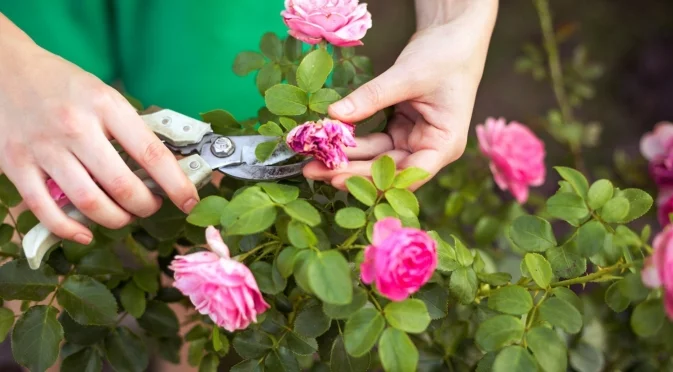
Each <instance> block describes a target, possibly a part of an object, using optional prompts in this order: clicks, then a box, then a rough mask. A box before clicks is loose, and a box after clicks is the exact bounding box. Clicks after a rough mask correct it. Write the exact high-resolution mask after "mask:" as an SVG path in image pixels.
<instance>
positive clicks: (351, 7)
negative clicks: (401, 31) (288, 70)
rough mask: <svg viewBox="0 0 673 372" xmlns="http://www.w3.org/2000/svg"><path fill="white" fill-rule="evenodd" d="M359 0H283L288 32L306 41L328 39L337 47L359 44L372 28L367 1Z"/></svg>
mask: <svg viewBox="0 0 673 372" xmlns="http://www.w3.org/2000/svg"><path fill="white" fill-rule="evenodd" d="M358 2H359V1H358V0H285V10H284V11H282V12H281V15H282V16H283V20H284V21H285V24H286V25H287V27H289V28H290V31H289V32H290V35H292V36H293V37H294V38H296V39H299V40H301V41H303V42H305V43H309V44H318V43H319V42H320V41H322V40H323V39H324V40H327V41H328V42H329V43H330V44H332V45H335V46H338V47H348V46H356V45H362V42H361V41H360V39H362V38H363V37H364V36H365V34H366V33H367V30H368V29H370V28H371V27H372V15H371V14H370V13H369V12H368V11H367V4H358Z"/></svg>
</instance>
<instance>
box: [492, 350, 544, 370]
mask: <svg viewBox="0 0 673 372" xmlns="http://www.w3.org/2000/svg"><path fill="white" fill-rule="evenodd" d="M537 370H538V369H537V364H536V363H535V359H533V356H532V355H530V353H529V352H528V351H527V350H526V349H524V348H523V347H521V346H508V347H506V348H504V349H502V351H501V352H499V353H498V356H496V357H495V360H494V361H493V372H536V371H537Z"/></svg>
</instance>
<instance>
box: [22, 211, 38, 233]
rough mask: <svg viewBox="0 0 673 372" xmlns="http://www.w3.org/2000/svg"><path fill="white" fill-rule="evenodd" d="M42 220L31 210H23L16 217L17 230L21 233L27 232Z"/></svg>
mask: <svg viewBox="0 0 673 372" xmlns="http://www.w3.org/2000/svg"><path fill="white" fill-rule="evenodd" d="M39 222H40V221H39V220H38V219H37V217H35V215H34V214H33V212H31V211H29V210H28V211H23V212H22V213H21V214H20V215H19V218H17V219H16V231H18V232H20V233H21V234H27V233H28V231H30V229H32V228H33V227H35V225H37V224H38V223H39Z"/></svg>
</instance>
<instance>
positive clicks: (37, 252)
mask: <svg viewBox="0 0 673 372" xmlns="http://www.w3.org/2000/svg"><path fill="white" fill-rule="evenodd" d="M178 163H179V164H180V168H182V171H183V172H185V174H186V175H187V177H189V180H190V181H192V183H193V184H194V185H195V186H196V188H197V189H200V188H201V187H203V186H204V185H205V184H207V183H208V182H210V179H211V175H212V169H210V165H208V163H207V162H206V161H205V160H204V159H203V158H202V157H201V156H199V155H196V154H195V155H190V156H188V157H186V158H183V159H180V160H179V161H178ZM135 174H136V175H137V176H138V177H140V179H141V180H142V181H143V182H144V183H145V185H147V187H148V188H149V189H150V190H152V192H154V193H155V194H159V195H163V194H164V192H163V190H162V189H161V188H160V187H159V185H157V183H156V182H154V180H153V179H151V178H150V177H149V175H148V174H147V172H146V171H145V170H143V169H141V170H138V171H136V172H135ZM63 211H64V212H65V214H67V215H68V217H70V218H72V219H74V220H75V221H78V222H80V223H82V224H84V225H88V224H90V223H91V220H89V219H88V218H87V217H86V216H85V215H84V214H82V213H81V212H80V211H79V210H77V208H75V207H74V206H73V205H66V206H65V207H63ZM61 240H63V239H61V238H59V237H58V236H56V235H54V234H52V232H51V231H49V229H47V227H46V226H44V225H43V224H42V223H38V224H37V225H35V227H33V228H32V229H31V230H30V231H28V233H27V234H26V235H25V236H24V237H23V242H22V246H23V253H24V254H25V256H26V259H27V260H28V265H29V266H30V268H31V269H33V270H37V269H39V268H40V264H41V263H42V259H43V258H44V255H45V254H47V252H48V251H49V249H50V248H51V247H53V246H54V245H55V244H56V243H58V242H60V241H61Z"/></svg>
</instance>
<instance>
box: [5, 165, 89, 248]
mask: <svg viewBox="0 0 673 372" xmlns="http://www.w3.org/2000/svg"><path fill="white" fill-rule="evenodd" d="M5 173H7V177H9V178H10V179H11V180H12V182H13V183H14V185H15V186H16V188H17V190H19V192H20V193H21V196H22V197H23V200H24V202H25V203H26V206H27V207H28V209H30V210H31V211H32V212H33V214H35V217H37V219H38V220H40V222H41V223H42V224H43V225H44V226H45V227H46V228H47V229H48V230H49V231H51V232H52V233H54V234H55V235H57V236H59V237H61V238H63V239H68V240H73V241H76V242H77V243H80V244H84V245H88V244H89V243H91V240H92V239H93V234H92V233H91V231H90V230H89V229H87V228H86V227H85V226H84V225H82V224H81V223H79V222H77V221H75V220H73V219H72V218H69V217H68V216H67V215H66V214H65V213H64V212H63V211H62V210H61V208H59V207H58V205H56V202H55V201H54V200H53V199H52V198H51V196H50V195H49V191H47V187H46V185H45V182H46V176H45V175H44V173H42V172H40V170H39V169H38V168H37V167H34V166H31V167H22V168H20V169H17V168H9V169H6V172H5Z"/></svg>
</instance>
